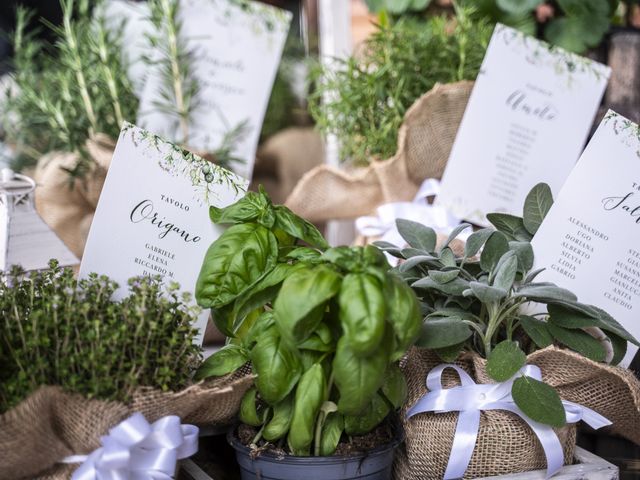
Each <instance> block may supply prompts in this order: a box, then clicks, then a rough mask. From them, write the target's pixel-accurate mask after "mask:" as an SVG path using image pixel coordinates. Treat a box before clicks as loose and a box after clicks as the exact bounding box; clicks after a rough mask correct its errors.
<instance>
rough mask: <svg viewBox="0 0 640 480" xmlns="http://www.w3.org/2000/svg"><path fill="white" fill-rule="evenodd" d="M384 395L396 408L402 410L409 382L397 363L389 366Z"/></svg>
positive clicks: (383, 385) (385, 377)
mask: <svg viewBox="0 0 640 480" xmlns="http://www.w3.org/2000/svg"><path fill="white" fill-rule="evenodd" d="M382 394H383V395H384V396H385V398H386V399H387V400H389V403H390V404H391V405H393V407H394V408H400V407H401V406H402V404H403V403H404V401H405V400H406V398H407V382H406V380H405V379H404V375H403V374H402V370H400V367H398V365H397V364H395V363H393V364H391V365H389V366H388V367H387V370H386V371H385V372H384V381H383V383H382Z"/></svg>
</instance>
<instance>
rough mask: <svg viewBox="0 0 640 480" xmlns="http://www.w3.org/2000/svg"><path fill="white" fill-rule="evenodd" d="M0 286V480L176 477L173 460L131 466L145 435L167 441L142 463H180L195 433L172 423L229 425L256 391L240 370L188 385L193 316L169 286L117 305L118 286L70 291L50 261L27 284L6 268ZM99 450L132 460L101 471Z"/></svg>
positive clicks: (70, 281)
mask: <svg viewBox="0 0 640 480" xmlns="http://www.w3.org/2000/svg"><path fill="white" fill-rule="evenodd" d="M1 280H2V281H1V282H0V318H2V320H1V321H0V365H2V368H1V369H0V451H2V459H1V460H0V478H2V479H3V480H14V479H15V480H17V479H34V478H42V479H56V480H58V479H67V478H69V477H70V475H71V474H72V472H75V471H77V472H78V473H76V475H80V472H84V473H85V474H88V473H87V472H93V473H98V478H111V477H112V476H113V478H116V477H117V478H131V476H133V475H134V474H135V473H138V474H141V473H144V474H145V475H151V474H158V475H159V472H158V471H157V470H156V468H158V469H160V466H162V469H163V470H162V471H164V473H165V475H173V473H175V472H174V471H172V469H173V470H175V458H174V459H173V461H169V462H168V463H167V462H159V463H158V464H157V467H156V468H154V469H152V470H145V469H144V468H142V470H141V469H140V468H141V467H140V466H139V465H138V467H136V463H139V462H138V460H140V454H141V453H142V454H143V453H144V452H142V451H141V450H140V449H139V448H138V446H139V444H140V443H141V442H142V439H146V438H147V437H148V436H149V435H148V434H150V433H151V432H152V431H153V432H159V433H161V432H164V433H165V434H166V435H165V437H164V438H170V439H171V441H170V442H169V444H167V443H164V444H163V445H158V444H157V443H154V442H153V441H152V440H147V441H146V443H145V449H146V452H147V454H148V455H154V456H162V455H164V458H166V459H169V460H170V459H171V455H170V454H171V453H172V452H171V450H174V451H175V454H176V456H177V457H178V458H181V456H184V455H187V454H190V453H193V449H194V448H195V447H196V446H197V429H196V428H195V427H192V426H191V427H188V426H186V425H182V426H180V422H184V423H193V424H196V425H210V424H214V425H216V424H217V425H222V424H225V423H229V422H231V421H232V419H233V417H234V415H235V414H236V412H237V410H238V408H239V405H240V399H241V398H242V396H243V395H244V393H245V391H246V390H247V389H249V387H250V386H251V384H252V377H251V376H244V375H242V372H241V373H239V374H238V375H236V376H231V377H225V378H222V379H217V380H214V381H207V382H197V383H196V382H194V381H193V379H192V377H193V372H194V370H195V368H197V366H198V364H199V363H200V348H199V347H198V346H196V345H194V344H193V339H194V338H195V337H196V335H197V330H196V329H194V328H193V327H192V326H191V325H192V323H193V322H194V320H195V319H196V317H197V313H198V312H196V311H195V310H194V309H193V307H189V306H188V303H187V302H186V301H187V300H188V299H186V298H183V296H182V295H180V294H179V292H178V287H177V285H171V286H168V287H162V286H161V285H160V282H159V281H158V280H156V279H152V278H139V279H132V280H131V281H130V284H129V288H130V294H129V296H128V297H126V298H124V299H123V300H121V301H113V300H111V295H112V294H113V292H114V291H115V290H116V288H117V286H116V285H115V284H114V282H112V281H110V280H109V279H108V278H106V277H98V276H95V275H92V276H90V277H89V278H87V279H84V280H80V281H78V280H76V279H75V278H74V276H73V272H72V271H71V270H69V269H61V268H59V267H57V266H56V264H55V263H52V264H51V266H50V268H49V269H48V270H45V271H42V272H37V273H32V274H29V275H28V276H27V275H26V274H24V273H23V272H20V271H19V269H14V271H13V272H11V273H10V274H8V275H5V276H3V278H2V279H1ZM165 288H166V289H167V290H166V291H165ZM148 422H155V423H154V424H153V425H149V424H148ZM110 432H111V433H110ZM132 434H133V438H132ZM105 435H106V436H107V437H108V438H112V440H105V439H104V438H101V437H102V436H105ZM114 439H115V440H117V441H116V442H115V443H114V441H113V440H114ZM123 441H124V443H123ZM102 447H105V449H106V450H107V451H109V449H110V451H111V453H113V452H114V449H115V451H118V452H119V453H120V454H124V455H126V456H127V457H129V458H130V459H131V462H125V464H124V465H123V464H122V463H120V462H116V463H115V464H113V463H112V462H109V460H108V457H109V455H106V456H105V454H104V452H105V450H104V449H102V450H101V448H102ZM162 448H164V449H165V451H164V453H163V452H162ZM176 448H177V450H176ZM89 454H91V456H90V457H89V458H86V456H87V455H89ZM168 454H169V455H168ZM167 455H168V456H167ZM111 458H113V457H111ZM118 458H122V456H119V457H118ZM128 464H130V465H131V467H130V468H131V469H132V470H129V467H127V466H126V465H128ZM147 465H148V463H147ZM167 470H168V471H167ZM83 478H85V477H83ZM90 478H94V477H93V476H91V477H90ZM145 478H146V477H145ZM163 478H166V477H163Z"/></svg>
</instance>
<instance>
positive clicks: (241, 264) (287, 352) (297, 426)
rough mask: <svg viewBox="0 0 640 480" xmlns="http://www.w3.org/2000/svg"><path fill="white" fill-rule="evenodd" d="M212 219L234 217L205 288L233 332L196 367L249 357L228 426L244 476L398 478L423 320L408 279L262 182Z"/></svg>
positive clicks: (205, 270) (201, 282)
mask: <svg viewBox="0 0 640 480" xmlns="http://www.w3.org/2000/svg"><path fill="white" fill-rule="evenodd" d="M211 219H212V220H213V221H214V222H215V223H218V224H230V225H231V226H230V227H229V228H228V229H227V230H226V231H225V232H224V233H223V234H222V236H221V237H220V238H218V239H217V240H216V241H215V242H214V243H213V244H212V245H211V247H210V248H209V250H208V252H207V254H206V256H205V259H204V263H203V265H202V270H201V272H200V276H199V279H198V283H197V287H196V298H197V300H198V303H199V304H200V305H201V306H203V307H206V308H211V310H212V315H213V318H214V321H215V322H216V324H217V326H218V327H219V328H220V329H221V330H222V331H223V332H224V333H225V334H227V335H228V336H229V337H230V338H229V341H228V344H227V345H226V346H225V347H224V348H222V349H221V350H220V351H218V352H216V353H215V354H214V355H213V356H211V357H210V358H209V359H207V360H206V361H205V362H204V363H203V365H202V366H201V368H200V369H199V371H198V374H197V376H198V378H207V377H217V376H222V375H226V374H229V373H231V372H233V371H235V370H237V369H239V368H240V367H242V366H243V365H245V364H246V363H247V362H251V368H252V371H253V373H254V374H255V375H256V378H255V387H254V388H253V389H251V390H250V391H249V392H248V393H247V394H246V395H245V397H244V398H243V400H242V404H241V407H240V415H239V417H240V422H241V424H240V426H239V427H238V429H234V430H233V431H232V432H230V435H229V440H230V443H231V445H232V446H233V447H234V448H235V449H236V452H237V458H238V461H239V463H240V465H241V468H242V478H243V479H245V480H246V479H254V478H273V479H300V478H304V477H309V478H320V477H322V478H332V479H343V478H356V477H357V478H367V479H383V478H384V479H386V478H389V477H390V475H391V463H392V460H393V451H394V448H395V446H397V445H398V443H399V441H400V434H399V431H398V429H397V428H396V426H395V425H394V424H393V422H392V421H391V420H390V418H391V417H392V414H393V412H394V411H395V410H396V409H398V408H400V407H401V405H402V404H403V402H404V399H405V395H406V390H407V387H406V384H405V380H404V377H403V375H402V373H401V371H400V369H399V367H398V360H399V359H400V358H401V357H402V356H403V355H404V354H405V352H406V350H407V349H408V348H409V347H410V346H411V345H412V344H413V342H414V341H415V339H416V337H417V335H418V333H419V331H420V323H421V321H420V311H419V306H418V302H417V299H416V296H415V295H414V293H413V292H412V290H411V288H410V287H409V286H407V285H406V284H405V283H404V282H402V280H401V279H400V278H399V277H398V276H396V275H395V274H393V273H391V272H390V271H389V265H388V263H387V261H386V258H385V256H384V255H383V254H382V252H380V251H379V250H378V249H377V248H375V247H373V246H367V247H337V248H329V247H328V245H327V243H326V241H325V240H324V238H323V237H322V235H321V234H320V233H319V232H318V230H317V229H316V228H315V227H314V226H313V225H311V224H310V223H308V222H306V221H305V220H303V219H301V218H299V217H297V216H296V215H294V214H293V213H292V212H291V211H290V210H289V209H287V208H286V207H284V206H274V205H273V204H272V203H271V201H270V200H269V198H268V197H267V196H266V195H265V194H264V193H263V192H262V191H261V192H260V193H252V192H249V193H248V194H247V195H246V197H244V198H243V199H241V200H240V201H238V202H237V203H235V204H233V205H230V206H229V207H226V208H223V209H218V208H211ZM301 242H304V243H305V244H306V245H304V246H303V245H301Z"/></svg>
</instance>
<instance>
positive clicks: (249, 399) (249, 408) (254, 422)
mask: <svg viewBox="0 0 640 480" xmlns="http://www.w3.org/2000/svg"><path fill="white" fill-rule="evenodd" d="M257 393H258V391H257V390H256V387H251V388H250V389H249V390H247V393H245V394H244V396H243V397H242V401H241V402H240V411H239V413H238V416H239V417H240V421H241V422H242V423H246V424H247V425H251V426H252V427H259V426H260V425H262V419H261V418H260V416H259V415H258V405H257V400H256V394H257Z"/></svg>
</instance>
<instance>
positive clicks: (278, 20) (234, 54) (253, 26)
mask: <svg viewBox="0 0 640 480" xmlns="http://www.w3.org/2000/svg"><path fill="white" fill-rule="evenodd" d="M178 15H179V20H180V22H181V25H182V28H181V32H182V36H181V37H180V38H179V39H177V41H178V42H181V43H182V44H183V45H184V51H185V52H189V53H190V58H191V61H190V62H189V63H190V69H191V74H192V76H193V79H194V80H195V81H196V84H197V85H198V86H199V87H198V90H197V92H196V93H195V96H194V97H193V98H192V99H191V100H190V101H191V103H192V105H193V110H192V112H191V115H190V118H189V122H188V123H187V124H186V125H185V124H183V123H181V121H180V119H179V118H178V117H177V116H176V115H175V114H172V113H171V112H167V111H166V109H164V108H163V107H162V105H164V104H166V99H167V98H168V99H170V100H171V101H172V102H173V99H175V98H177V94H176V92H175V91H174V89H173V88H171V87H170V88H167V82H166V81H165V79H164V78H163V73H162V71H161V69H157V68H151V69H150V70H149V75H148V77H147V80H146V84H145V86H144V90H143V92H142V97H141V99H140V107H139V115H138V124H139V125H140V126H141V127H144V128H147V129H149V130H151V131H153V132H156V133H157V134H159V135H162V136H164V137H166V138H170V139H178V140H179V141H180V142H181V143H182V144H184V145H187V146H188V147H189V148H190V149H192V150H194V151H198V152H215V151H217V150H220V149H223V150H229V152H228V154H227V155H228V156H229V157H231V161H230V163H229V166H230V168H231V169H232V170H233V171H234V172H236V173H238V174H239V175H241V176H243V177H244V178H251V176H252V173H253V165H254V162H255V154H256V148H257V145H258V140H259V138H260V130H261V128H262V122H263V120H264V115H265V112H266V109H267V104H268V101H269V97H270V95H271V88H272V86H273V82H274V80H275V76H276V72H277V70H278V65H279V63H280V57H281V55H282V50H283V48H284V43H285V40H286V38H287V33H288V31H289V25H290V23H291V18H292V15H291V12H288V11H286V10H281V9H279V8H276V7H273V6H270V5H265V4H262V3H258V2H251V1H246V0H181V1H180V3H179V9H178ZM151 53H152V55H153V52H151ZM183 88H187V87H186V85H185V86H184V87H183ZM184 100H185V102H186V101H188V100H187V98H186V93H185V95H184ZM185 137H186V138H185Z"/></svg>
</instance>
